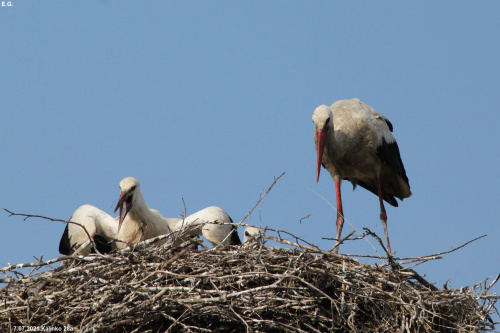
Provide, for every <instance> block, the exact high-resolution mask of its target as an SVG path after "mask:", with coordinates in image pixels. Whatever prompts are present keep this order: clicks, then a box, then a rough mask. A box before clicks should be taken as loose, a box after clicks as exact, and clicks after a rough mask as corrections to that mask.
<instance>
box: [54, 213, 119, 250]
mask: <svg viewBox="0 0 500 333" xmlns="http://www.w3.org/2000/svg"><path fill="white" fill-rule="evenodd" d="M70 221H71V222H76V223H79V224H80V225H82V226H83V227H85V229H86V230H87V232H88V234H89V235H90V237H92V238H93V240H94V243H95V244H96V247H97V250H98V251H99V252H100V253H108V252H110V251H111V248H112V246H111V245H110V244H109V243H108V241H109V240H111V239H112V238H115V237H116V233H117V230H118V221H117V220H116V219H115V218H113V217H112V216H111V215H109V214H107V213H106V212H103V211H102V210H100V209H99V208H97V207H94V206H92V205H83V206H81V207H79V208H78V209H77V210H75V212H74V213H73V215H72V216H71V218H70ZM80 225H77V224H74V223H68V224H67V225H66V228H65V229H64V233H63V235H62V237H61V241H60V242H59V252H60V253H61V254H64V255H70V254H72V253H73V252H75V251H76V250H77V249H78V248H79V247H80V246H82V245H83V244H85V242H87V241H88V240H89V237H88V235H87V233H86V232H85V230H84V229H83V228H82V227H81V226H80ZM87 244H88V245H85V247H84V248H82V249H80V253H81V254H82V255H87V254H89V253H91V252H92V251H93V250H94V249H93V248H92V246H91V244H90V242H88V243H87Z"/></svg>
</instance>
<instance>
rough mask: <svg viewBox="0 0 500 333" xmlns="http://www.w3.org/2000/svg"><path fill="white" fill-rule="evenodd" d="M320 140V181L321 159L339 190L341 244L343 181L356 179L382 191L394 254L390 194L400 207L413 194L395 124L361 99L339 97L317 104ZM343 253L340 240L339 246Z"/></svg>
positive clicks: (383, 216)
mask: <svg viewBox="0 0 500 333" xmlns="http://www.w3.org/2000/svg"><path fill="white" fill-rule="evenodd" d="M312 120H313V122H314V144H315V146H316V151H317V173H316V181H319V174H320V170H321V165H322V166H323V167H324V168H325V169H327V170H328V172H330V175H331V176H332V178H333V180H334V182H335V189H336V196H337V235H336V239H337V245H338V241H339V240H340V236H341V233H342V227H343V224H344V211H343V209H342V197H341V193H340V183H341V181H342V180H343V179H345V180H348V181H350V182H351V183H352V184H353V186H354V187H356V185H360V186H361V187H363V188H365V189H367V190H368V191H370V192H372V193H374V194H375V195H378V197H379V201H380V219H381V220H382V223H383V225H384V233H385V239H386V243H387V250H388V252H389V254H391V253H392V252H391V246H390V243H389V234H388V231H387V213H386V211H385V207H384V200H385V201H386V202H388V203H389V204H391V205H392V206H395V207H397V206H398V203H397V201H396V199H395V197H397V198H399V199H400V200H403V199H404V198H408V197H409V196H411V194H412V193H411V191H410V185H409V183H408V177H407V176H406V171H405V168H404V166H403V161H402V160H401V156H400V154H399V148H398V145H397V143H396V139H394V136H393V135H392V129H393V128H392V124H391V123H390V122H389V120H387V119H386V118H385V117H384V116H382V115H381V114H380V113H378V112H377V111H375V110H373V109H372V108H371V107H370V106H369V105H368V104H365V103H363V102H361V101H360V100H359V99H356V98H355V99H350V100H339V101H336V102H335V103H333V104H332V105H331V106H329V107H328V106H326V105H321V106H318V107H317V108H316V110H314V113H313V116H312ZM335 252H336V253H338V246H337V248H336V249H335Z"/></svg>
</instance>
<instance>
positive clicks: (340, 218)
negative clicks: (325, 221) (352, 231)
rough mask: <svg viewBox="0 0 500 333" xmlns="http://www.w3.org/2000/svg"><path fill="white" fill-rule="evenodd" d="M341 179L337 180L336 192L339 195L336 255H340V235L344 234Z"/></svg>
mask: <svg viewBox="0 0 500 333" xmlns="http://www.w3.org/2000/svg"><path fill="white" fill-rule="evenodd" d="M340 182H341V180H340V179H336V180H335V192H336V194H337V235H336V236H335V238H336V239H337V241H336V242H335V245H337V247H336V248H335V253H339V246H338V245H339V241H340V235H341V234H342V228H343V227H344V210H343V209H342V195H341V193H340Z"/></svg>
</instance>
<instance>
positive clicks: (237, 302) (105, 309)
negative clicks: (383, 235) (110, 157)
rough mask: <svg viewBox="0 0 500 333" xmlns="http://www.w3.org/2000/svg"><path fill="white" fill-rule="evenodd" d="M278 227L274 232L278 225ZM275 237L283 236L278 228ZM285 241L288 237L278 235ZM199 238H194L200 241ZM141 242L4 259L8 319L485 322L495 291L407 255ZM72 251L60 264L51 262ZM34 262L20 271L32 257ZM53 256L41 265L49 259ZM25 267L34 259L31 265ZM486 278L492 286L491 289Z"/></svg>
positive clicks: (180, 326) (353, 325) (42, 326)
mask: <svg viewBox="0 0 500 333" xmlns="http://www.w3.org/2000/svg"><path fill="white" fill-rule="evenodd" d="M267 238H269V237H267ZM271 238H272V237H271ZM278 241H279V239H278ZM193 244H194V245H195V246H193ZM198 244H199V241H195V240H192V241H190V242H188V243H185V244H183V245H182V246H181V247H178V248H172V247H171V246H169V245H167V244H165V245H163V246H147V247H145V246H140V244H139V246H136V247H135V248H133V249H126V250H122V251H120V252H115V253H111V254H108V255H99V254H93V255H89V256H86V257H82V256H73V257H71V256H67V257H61V258H57V259H54V260H51V261H45V262H43V261H39V262H38V263H33V264H21V265H11V266H9V267H5V268H3V269H0V271H2V272H3V274H4V276H5V279H1V280H0V282H6V283H7V285H5V286H4V287H3V288H2V289H1V290H0V295H1V296H0V297H1V298H0V301H1V302H0V331H2V332H5V331H7V330H10V331H19V330H20V327H25V328H24V330H26V328H27V327H29V328H31V329H32V330H46V331H47V330H52V331H60V330H61V331H62V330H66V331H67V330H73V331H79V332H118V331H123V332H329V331H349V332H477V331H490V330H493V329H494V323H493V322H492V320H491V318H490V315H491V314H492V313H494V312H495V311H496V308H495V302H496V300H497V297H496V295H487V290H488V289H489V288H490V287H491V286H492V284H493V283H494V282H496V281H494V282H493V283H492V284H491V285H490V287H487V286H486V285H485V284H486V282H483V283H482V284H479V285H477V286H475V287H474V288H470V289H468V288H463V289H460V290H453V289H447V288H444V290H438V289H437V288H436V287H435V286H434V285H432V284H430V283H428V282H427V281H426V280H425V279H424V278H423V277H422V276H420V275H419V274H417V273H416V272H415V271H414V270H412V269H409V268H403V267H402V266H401V265H399V264H397V263H392V265H386V266H379V265H368V264H362V263H359V262H358V261H357V260H356V259H353V258H350V257H346V256H340V255H335V254H333V253H330V252H325V251H321V250H314V249H313V248H311V247H310V246H301V245H298V244H296V245H298V246H295V247H293V248H291V249H288V248H287V249H285V248H272V247H266V246H264V245H259V244H256V243H253V244H251V245H243V246H228V247H221V248H215V249H210V250H202V251H200V250H197V249H196V246H197V245H198ZM59 261H62V262H63V264H62V265H60V267H58V268H55V267H52V266H51V265H53V264H54V263H56V262H59ZM26 266H30V267H32V269H31V271H30V272H29V273H28V274H24V275H21V273H20V272H19V270H20V269H21V268H22V267H26ZM42 267H45V268H48V269H47V270H45V271H41V268H42ZM24 269H26V268H24ZM481 290H482V292H481Z"/></svg>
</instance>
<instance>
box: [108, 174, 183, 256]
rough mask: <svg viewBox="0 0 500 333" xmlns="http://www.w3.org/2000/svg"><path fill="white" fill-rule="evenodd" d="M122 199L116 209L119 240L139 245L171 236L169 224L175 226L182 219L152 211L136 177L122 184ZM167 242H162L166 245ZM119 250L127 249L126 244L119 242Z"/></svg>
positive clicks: (125, 180)
mask: <svg viewBox="0 0 500 333" xmlns="http://www.w3.org/2000/svg"><path fill="white" fill-rule="evenodd" d="M120 191H121V193H120V198H119V199H118V203H117V205H116V208H115V213H116V211H117V210H118V209H119V210H120V215H119V221H118V236H117V238H118V239H119V240H122V241H125V242H128V243H133V244H135V243H138V242H140V241H143V240H147V239H150V238H154V237H156V236H160V235H164V234H169V233H170V232H171V230H170V228H169V224H172V225H175V224H176V223H177V222H178V221H179V220H180V219H176V218H165V217H163V216H162V215H161V214H160V212H158V211H157V210H155V209H150V208H149V207H148V205H147V204H146V201H145V200H144V196H143V195H142V192H141V184H140V182H139V181H138V180H137V179H135V178H134V177H127V178H124V179H122V181H121V182H120ZM166 241H167V240H166V239H165V240H163V241H161V242H160V244H161V243H164V242H166ZM116 247H117V248H118V249H121V248H125V247H127V244H126V243H121V242H117V244H116Z"/></svg>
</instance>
